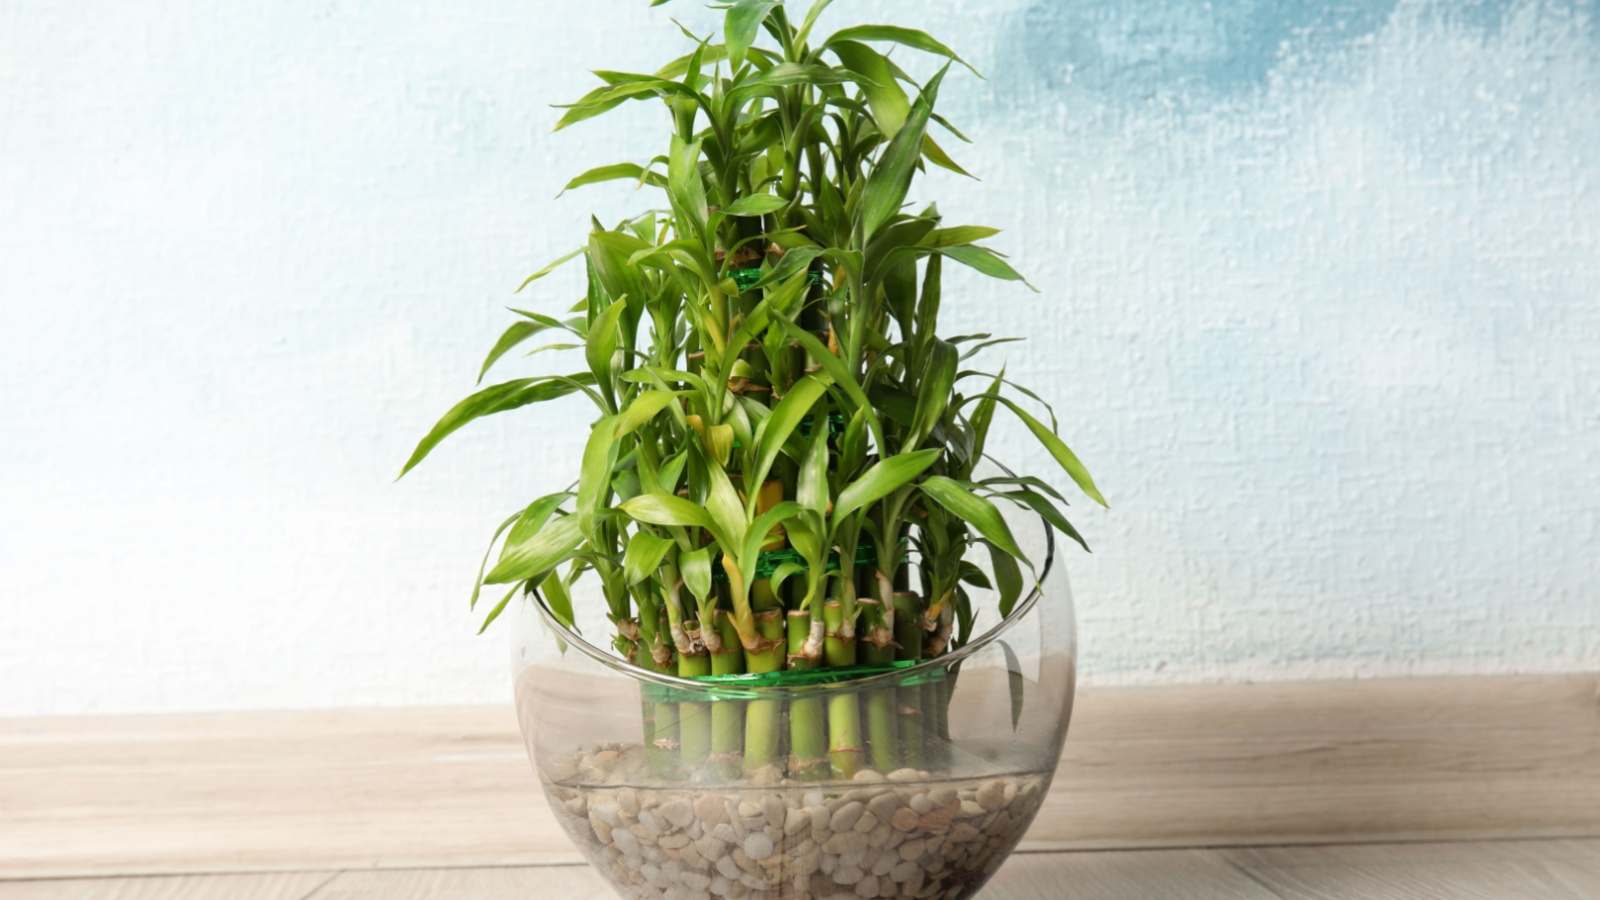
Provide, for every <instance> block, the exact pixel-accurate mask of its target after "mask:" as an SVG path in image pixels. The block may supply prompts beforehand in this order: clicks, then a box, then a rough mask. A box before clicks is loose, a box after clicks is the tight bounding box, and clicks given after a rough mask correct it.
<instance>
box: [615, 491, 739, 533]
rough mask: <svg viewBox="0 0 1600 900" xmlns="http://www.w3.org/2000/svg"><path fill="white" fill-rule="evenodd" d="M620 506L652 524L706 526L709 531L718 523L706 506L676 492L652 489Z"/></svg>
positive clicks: (632, 516)
mask: <svg viewBox="0 0 1600 900" xmlns="http://www.w3.org/2000/svg"><path fill="white" fill-rule="evenodd" d="M618 508H619V509H621V510H622V511H623V512H624V513H626V514H627V515H628V517H629V518H631V519H634V520H636V521H639V522H645V523H647V524H650V525H674V526H677V527H680V528H704V529H706V530H707V531H713V530H715V529H716V523H715V522H713V521H712V520H711V516H710V515H708V514H707V513H706V511H705V508H704V507H702V506H700V505H699V504H698V503H690V502H689V501H688V500H685V499H684V498H682V497H679V496H676V495H674V494H663V493H660V492H658V491H651V492H650V493H647V494H640V495H639V496H637V497H634V498H632V499H630V500H628V501H627V502H625V503H623V504H622V505H621V506H620V507H618Z"/></svg>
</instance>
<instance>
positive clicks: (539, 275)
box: [517, 247, 583, 293]
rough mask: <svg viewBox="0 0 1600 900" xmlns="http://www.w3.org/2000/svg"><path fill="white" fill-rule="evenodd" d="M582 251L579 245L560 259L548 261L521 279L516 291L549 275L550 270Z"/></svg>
mask: <svg viewBox="0 0 1600 900" xmlns="http://www.w3.org/2000/svg"><path fill="white" fill-rule="evenodd" d="M582 252H583V248H582V247H579V248H578V249H576V250H574V251H572V252H571V253H568V254H566V255H565V256H562V257H561V258H560V259H557V260H556V261H555V262H552V263H550V264H549V265H547V266H545V267H544V268H542V269H540V270H539V271H537V272H535V273H533V274H532V275H529V276H528V277H527V278H524V279H522V284H519V285H517V292H518V293H521V291H522V289H523V288H525V287H527V286H528V285H530V284H533V283H534V282H535V281H538V280H539V279H541V278H543V277H545V276H546V275H549V274H550V273H551V272H554V271H555V270H557V269H559V268H561V267H562V265H564V264H565V263H567V262H568V261H569V260H571V259H572V258H573V257H575V256H577V255H578V254H580V253H582Z"/></svg>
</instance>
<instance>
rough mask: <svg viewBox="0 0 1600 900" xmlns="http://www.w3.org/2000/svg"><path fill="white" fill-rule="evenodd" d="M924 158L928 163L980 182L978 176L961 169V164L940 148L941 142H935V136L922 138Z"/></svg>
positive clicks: (926, 135) (927, 135)
mask: <svg viewBox="0 0 1600 900" xmlns="http://www.w3.org/2000/svg"><path fill="white" fill-rule="evenodd" d="M922 156H923V158H924V159H926V160H927V161H928V162H931V163H933V164H934V165H936V166H938V167H939V168H941V169H947V170H949V171H951V172H954V173H956V174H957V175H965V176H967V177H968V178H971V179H972V180H973V181H977V180H978V176H976V175H974V174H972V173H971V172H968V171H967V170H966V169H963V168H961V164H960V163H958V162H956V161H955V160H953V159H951V158H950V154H948V153H946V152H944V148H943V147H941V146H939V142H938V141H936V140H934V139H933V135H931V134H924V135H923V136H922Z"/></svg>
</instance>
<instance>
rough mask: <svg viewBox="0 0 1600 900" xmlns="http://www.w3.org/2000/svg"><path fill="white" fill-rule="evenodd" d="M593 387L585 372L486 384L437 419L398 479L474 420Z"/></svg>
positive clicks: (412, 452)
mask: <svg viewBox="0 0 1600 900" xmlns="http://www.w3.org/2000/svg"><path fill="white" fill-rule="evenodd" d="M586 380H587V383H589V384H593V383H594V382H593V377H592V376H590V375H588V374H587V373H583V374H581V375H577V376H572V377H570V378H561V377H559V376H545V377H541V378H518V379H517V380H515V381H507V382H502V383H501V384H495V385H490V386H489V387H486V388H484V389H483V390H481V391H478V392H477V393H475V394H473V395H472V396H470V397H468V398H467V399H465V400H462V401H461V402H460V403H457V404H456V405H455V406H452V407H450V411H449V412H446V413H445V414H444V415H443V416H441V417H440V419H439V421H438V422H437V423H435V424H434V426H433V428H432V429H430V430H429V431H428V433H427V434H426V435H424V436H423V438H422V440H421V441H419V442H417V447H416V449H415V450H413V451H411V458H410V459H408V460H406V464H405V466H404V467H403V468H401V470H400V476H404V475H405V474H406V473H407V472H409V471H411V470H412V469H413V468H415V467H416V465H417V463H420V462H422V460H423V459H425V458H426V457H427V455H428V454H429V453H430V452H432V450H433V448H434V447H437V446H439V442H440V441H443V440H444V439H445V438H447V437H449V436H450V435H451V434H452V433H454V432H455V431H456V430H457V429H459V428H461V427H462V426H463V425H466V424H467V423H468V422H471V421H472V420H474V419H481V418H483V417H484V416H490V415H494V414H495V413H501V412H506V411H507V410H512V409H517V408H519V407H523V406H528V405H529V404H533V403H543V402H545V401H546V400H554V399H556V398H558V397H565V396H567V395H568V394H570V393H572V392H573V391H577V390H581V389H582V387H583V385H584V383H585V381H586Z"/></svg>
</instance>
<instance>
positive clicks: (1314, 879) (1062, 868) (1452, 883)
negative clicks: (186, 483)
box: [0, 840, 1600, 900]
mask: <svg viewBox="0 0 1600 900" xmlns="http://www.w3.org/2000/svg"><path fill="white" fill-rule="evenodd" d="M613 896H614V895H613V894H611V893H610V892H609V890H608V889H607V888H606V886H605V885H604V884H603V883H602V882H601V881H600V878H599V876H598V875H595V874H594V873H593V872H592V871H590V870H589V869H587V868H585V867H580V866H523V867H498V868H460V869H388V870H379V871H372V870H368V871H356V872H352V871H344V872H312V873H277V874H267V875H209V876H208V875H188V876H178V877H159V876H158V877H149V876H147V877H140V878H94V879H63V880H43V881H10V882H7V881H0V900H210V898H218V900H223V898H226V900H532V898H549V900H589V898H594V900H601V898H611V897H613ZM980 897H981V898H982V900H1455V898H1462V900H1470V898H1482V900H1594V898H1596V897H1600V841H1593V840H1537V841H1502V842H1471V843H1458V844H1403V845H1392V844H1391V845H1345V846H1340V845H1333V846H1304V847H1294V848H1271V849H1264V850H1254V849H1250V850H1229V849H1202V850H1135V851H1126V850H1125V851H1105V850H1101V851H1087V852H1081V851H1080V852H1066V851H1057V852H1047V853H1034V854H1023V855H1019V856H1015V857H1013V858H1012V859H1011V860H1010V861H1009V862H1007V863H1006V865H1005V867H1004V868H1002V869H1001V870H1000V873H999V874H998V875H996V876H995V879H994V881H992V882H991V883H990V884H989V886H988V887H987V888H985V889H984V891H983V893H982V894H980Z"/></svg>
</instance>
